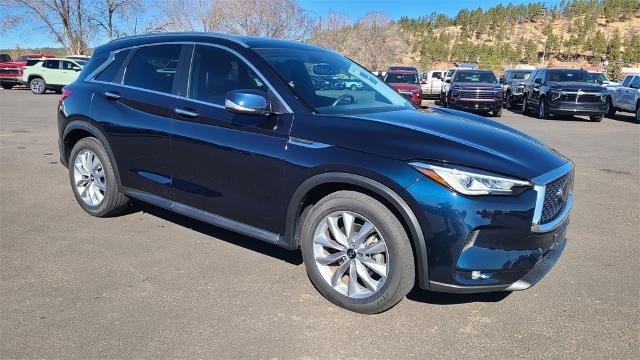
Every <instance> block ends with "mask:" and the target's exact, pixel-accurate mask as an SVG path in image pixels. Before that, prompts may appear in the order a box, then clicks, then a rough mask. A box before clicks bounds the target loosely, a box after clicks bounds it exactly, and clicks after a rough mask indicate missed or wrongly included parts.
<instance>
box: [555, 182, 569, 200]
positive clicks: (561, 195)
mask: <svg viewBox="0 0 640 360" xmlns="http://www.w3.org/2000/svg"><path fill="white" fill-rule="evenodd" d="M568 184H569V182H567V183H565V184H564V185H563V186H562V187H561V188H560V189H558V191H557V192H556V197H557V198H558V200H561V201H562V202H566V201H567V196H569V191H568V189H567V185H568Z"/></svg>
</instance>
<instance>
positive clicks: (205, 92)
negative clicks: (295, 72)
mask: <svg viewBox="0 0 640 360" xmlns="http://www.w3.org/2000/svg"><path fill="white" fill-rule="evenodd" d="M239 89H254V90H262V91H265V92H267V90H268V88H267V86H266V85H265V84H264V83H263V82H262V80H261V79H260V78H259V77H258V76H257V75H256V73H255V72H254V71H253V70H252V69H251V68H250V67H249V66H247V64H246V63H245V62H244V61H242V60H241V59H240V58H238V57H237V56H236V55H234V54H232V53H230V52H228V51H226V50H223V49H220V48H217V47H213V46H196V49H195V53H194V54H193V63H192V70H191V79H189V97H190V98H193V99H196V100H202V101H206V102H210V103H213V104H218V105H223V104H224V99H225V97H226V96H227V93H228V92H229V91H231V90H239Z"/></svg>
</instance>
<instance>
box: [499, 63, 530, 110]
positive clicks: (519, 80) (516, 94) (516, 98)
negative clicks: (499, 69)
mask: <svg viewBox="0 0 640 360" xmlns="http://www.w3.org/2000/svg"><path fill="white" fill-rule="evenodd" d="M533 72H534V70H524V69H509V70H507V71H505V72H504V74H503V75H502V76H500V84H502V90H503V92H504V108H505V109H511V108H512V107H513V106H514V105H520V104H522V95H523V94H524V88H525V86H526V84H527V80H528V79H529V77H530V76H531V74H532V73H533Z"/></svg>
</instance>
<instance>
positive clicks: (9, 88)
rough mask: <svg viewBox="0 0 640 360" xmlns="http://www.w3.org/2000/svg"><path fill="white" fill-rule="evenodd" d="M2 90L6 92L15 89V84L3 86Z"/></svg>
mask: <svg viewBox="0 0 640 360" xmlns="http://www.w3.org/2000/svg"><path fill="white" fill-rule="evenodd" d="M2 88H3V89H5V90H11V89H13V84H2Z"/></svg>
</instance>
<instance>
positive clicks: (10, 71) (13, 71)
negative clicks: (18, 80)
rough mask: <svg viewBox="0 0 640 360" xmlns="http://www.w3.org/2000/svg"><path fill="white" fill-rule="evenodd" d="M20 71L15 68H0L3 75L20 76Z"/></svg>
mask: <svg viewBox="0 0 640 360" xmlns="http://www.w3.org/2000/svg"><path fill="white" fill-rule="evenodd" d="M20 72H21V71H20V69H17V68H0V73H3V74H16V75H17V74H20Z"/></svg>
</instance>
